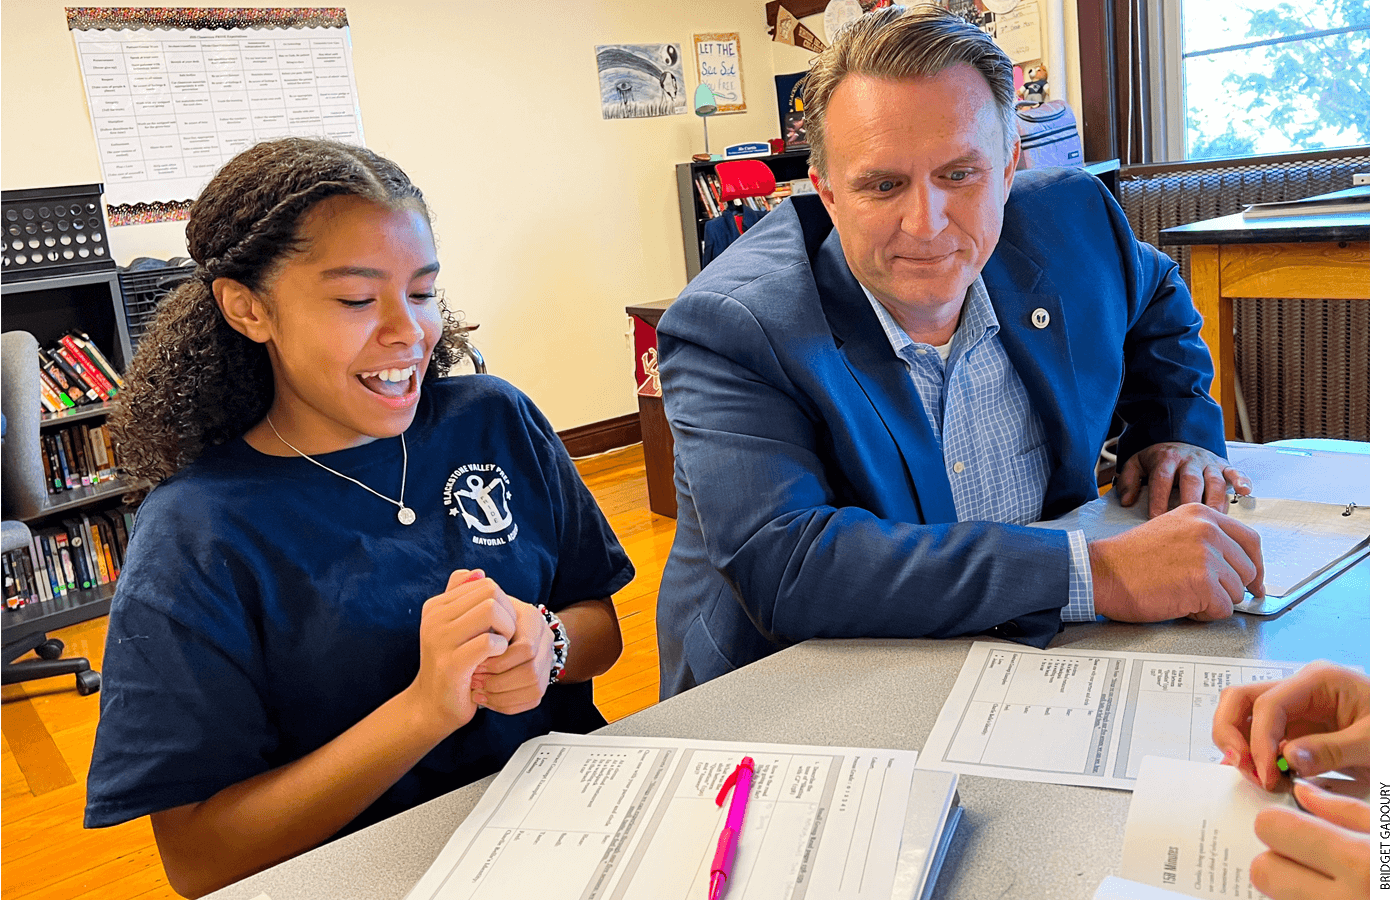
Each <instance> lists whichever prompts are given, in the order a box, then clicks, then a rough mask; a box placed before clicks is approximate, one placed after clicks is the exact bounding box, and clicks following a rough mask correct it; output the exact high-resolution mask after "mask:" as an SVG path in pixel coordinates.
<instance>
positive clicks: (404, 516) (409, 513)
mask: <svg viewBox="0 0 1400 900" xmlns="http://www.w3.org/2000/svg"><path fill="white" fill-rule="evenodd" d="M417 518H418V516H417V515H415V514H414V512H413V510H411V509H409V508H408V507H407V506H400V507H399V522H400V523H402V524H404V525H412V524H413V522H414V520H415V519H417Z"/></svg>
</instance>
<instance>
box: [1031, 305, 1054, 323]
mask: <svg viewBox="0 0 1400 900" xmlns="http://www.w3.org/2000/svg"><path fill="white" fill-rule="evenodd" d="M1031 324H1032V325H1034V326H1035V327H1036V328H1044V327H1045V326H1046V325H1049V324H1050V313H1049V312H1047V311H1046V309H1045V307H1043V306H1038V307H1036V309H1035V312H1033V313H1031Z"/></svg>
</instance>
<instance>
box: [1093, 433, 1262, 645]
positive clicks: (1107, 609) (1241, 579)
mask: <svg viewBox="0 0 1400 900" xmlns="http://www.w3.org/2000/svg"><path fill="white" fill-rule="evenodd" d="M1159 446H1160V445H1159ZM1154 499H1155V498H1154ZM1089 568H1090V571H1091V573H1092V575H1093V579H1094V608H1095V609H1096V610H1097V611H1098V612H1099V613H1101V614H1102V615H1105V616H1107V617H1108V618H1110V619H1116V620H1118V621H1120V622H1161V621H1165V620H1167V619H1176V618H1180V617H1181V616H1188V617H1190V618H1192V619H1197V620H1200V621H1203V622H1204V621H1209V620H1211V619H1224V618H1227V617H1228V616H1230V614H1231V613H1233V612H1234V604H1236V603H1239V602H1240V601H1241V600H1243V599H1244V592H1245V590H1246V589H1248V590H1249V591H1250V592H1251V593H1254V594H1261V593H1263V591H1264V558H1263V555H1262V554H1261V552H1260V549H1259V535H1258V533H1256V532H1255V531H1254V529H1253V528H1250V527H1249V526H1248V525H1245V524H1243V523H1242V522H1239V521H1236V520H1235V519H1232V518H1230V517H1229V516H1227V515H1225V514H1224V513H1221V512H1216V511H1215V510H1213V509H1210V508H1209V507H1206V506H1202V505H1201V504H1199V503H1191V504H1188V505H1185V506H1178V507H1177V508H1176V509H1174V510H1172V511H1171V512H1169V513H1167V514H1166V515H1164V516H1161V517H1160V518H1156V519H1153V520H1152V521H1150V522H1145V523H1143V524H1142V525H1139V526H1137V527H1136V528H1133V529H1131V530H1129V531H1125V532H1123V533H1122V534H1120V535H1117V536H1116V537H1111V538H1104V539H1102V540H1097V541H1092V542H1090V544H1089Z"/></svg>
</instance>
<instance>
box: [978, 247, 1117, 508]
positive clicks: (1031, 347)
mask: <svg viewBox="0 0 1400 900" xmlns="http://www.w3.org/2000/svg"><path fill="white" fill-rule="evenodd" d="M1042 274H1043V273H1042V270H1041V268H1040V267H1039V266H1038V265H1036V263H1035V262H1034V261H1033V260H1031V259H1030V258H1029V257H1027V256H1026V255H1025V254H1024V253H1022V252H1021V251H1020V250H1018V249H1016V248H1015V247H1014V246H1011V245H1008V244H1006V243H1001V244H999V245H998V246H997V249H996V252H995V253H993V254H992V258H991V259H990V260H988V261H987V265H986V267H985V268H984V269H983V270H982V281H983V283H984V284H985V285H986V287H987V293H988V295H989V296H990V297H991V299H992V307H993V308H994V309H995V310H996V313H997V319H998V321H999V322H1000V323H1001V331H1000V333H999V336H1000V338H1001V345H1002V348H1003V349H1005V350H1006V355H1007V357H1008V358H1010V360H1011V365H1012V366H1013V367H1014V368H1015V369H1016V374H1018V375H1019V376H1020V377H1021V382H1022V383H1023V384H1024V385H1025V386H1026V394H1027V395H1028V397H1029V399H1030V402H1031V408H1032V409H1034V410H1035V411H1036V413H1038V414H1039V416H1040V420H1041V424H1043V425H1044V427H1045V437H1046V441H1047V443H1048V445H1049V447H1050V454H1051V456H1050V466H1051V468H1050V483H1049V484H1048V485H1047V486H1046V491H1045V506H1044V512H1045V515H1046V516H1051V515H1059V514H1060V513H1063V512H1066V511H1068V510H1069V509H1072V508H1073V507H1075V506H1078V505H1079V504H1080V503H1082V502H1084V497H1085V496H1086V493H1085V492H1086V491H1091V492H1092V491H1094V490H1095V485H1094V479H1093V476H1092V472H1089V473H1086V472H1085V471H1084V466H1083V465H1081V464H1079V462H1078V461H1079V460H1083V459H1085V458H1086V457H1087V455H1088V454H1090V452H1091V448H1090V447H1089V446H1088V444H1087V443H1086V440H1087V438H1086V434H1085V428H1084V426H1083V422H1084V420H1085V416H1086V412H1085V410H1084V405H1083V402H1082V399H1081V397H1080V393H1079V382H1078V379H1077V378H1076V377H1075V364H1074V352H1073V347H1072V346H1071V344H1070V336H1069V319H1068V313H1067V312H1066V308H1065V303H1064V301H1063V298H1062V297H1061V296H1060V295H1059V294H1058V293H1048V292H1042V291H1043V289H1044V288H1047V287H1053V286H1051V285H1046V284H1043V283H1042V278H1041V276H1042ZM1037 310H1044V311H1045V313H1046V314H1048V316H1049V322H1048V323H1047V324H1046V325H1045V327H1044V328H1037V327H1036V326H1035V324H1034V319H1033V317H1034V316H1035V315H1036V311H1037ZM1092 452H1093V454H1094V455H1097V452H1098V451H1097V448H1092ZM1090 468H1091V469H1092V467H1090ZM1066 503H1068V504H1069V505H1068V506H1066V505H1065V504H1066Z"/></svg>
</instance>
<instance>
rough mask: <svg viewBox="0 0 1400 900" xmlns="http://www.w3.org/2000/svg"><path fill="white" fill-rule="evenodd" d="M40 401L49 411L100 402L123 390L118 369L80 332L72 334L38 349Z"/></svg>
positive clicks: (72, 332)
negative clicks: (51, 344) (49, 345)
mask: <svg viewBox="0 0 1400 900" xmlns="http://www.w3.org/2000/svg"><path fill="white" fill-rule="evenodd" d="M39 381H40V387H39V402H40V404H41V405H42V406H43V407H44V410H45V411H46V412H61V411H62V410H65V409H72V408H73V407H75V406H82V405H83V404H85V403H100V402H102V401H103V400H108V399H111V398H112V397H115V396H116V395H117V391H118V390H120V389H121V388H122V387H123V382H122V377H121V376H120V375H119V374H117V370H116V368H115V367H114V366H113V365H112V363H111V362H110V361H109V360H108V359H107V357H106V356H104V355H103V353H102V351H101V350H99V349H97V345H96V344H94V343H93V342H92V338H90V337H88V336H87V335H86V334H84V333H83V332H81V331H70V332H69V333H67V334H65V335H64V336H63V337H61V338H59V340H58V342H57V343H55V344H54V345H53V346H51V347H40V348H39Z"/></svg>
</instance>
